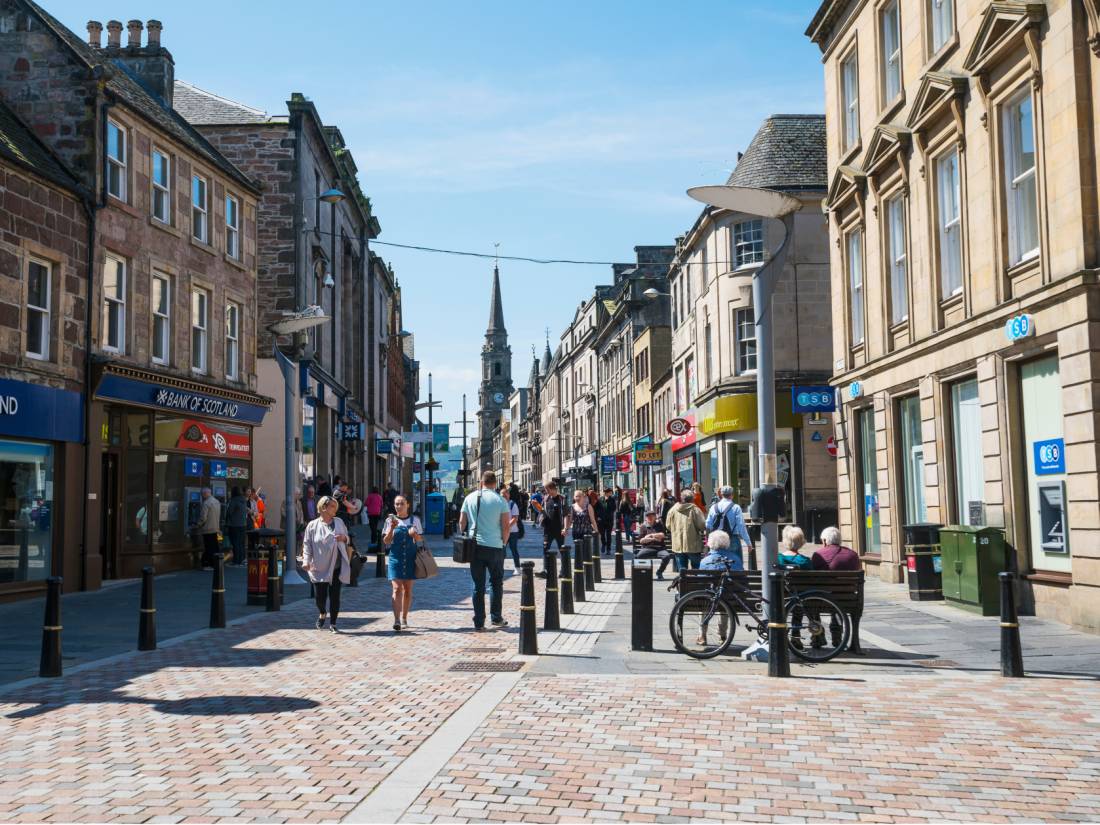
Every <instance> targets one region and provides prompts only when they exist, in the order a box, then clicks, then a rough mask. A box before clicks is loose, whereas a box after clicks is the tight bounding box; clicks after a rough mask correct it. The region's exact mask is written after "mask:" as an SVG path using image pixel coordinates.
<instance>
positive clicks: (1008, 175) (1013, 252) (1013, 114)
mask: <svg viewBox="0 0 1100 825" xmlns="http://www.w3.org/2000/svg"><path fill="white" fill-rule="evenodd" d="M1032 105H1033V104H1032V100H1031V93H1030V91H1027V90H1025V91H1024V92H1023V93H1022V94H1020V95H1019V96H1017V97H1016V98H1015V99H1014V100H1012V101H1011V102H1009V103H1008V104H1006V105H1005V107H1004V135H1003V138H1002V140H1003V142H1004V154H1005V190H1006V191H1005V206H1006V209H1007V211H1008V255H1009V265H1012V264H1017V263H1019V262H1020V261H1023V260H1026V259H1027V258H1033V257H1035V256H1036V255H1037V254H1039V214H1038V200H1037V198H1036V192H1035V128H1034V122H1033V121H1034V118H1033V111H1032Z"/></svg>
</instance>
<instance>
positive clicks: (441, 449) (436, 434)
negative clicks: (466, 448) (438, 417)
mask: <svg viewBox="0 0 1100 825" xmlns="http://www.w3.org/2000/svg"><path fill="white" fill-rule="evenodd" d="M450 449H451V425H450V424H432V452H433V453H445V452H448V451H449V450H450Z"/></svg>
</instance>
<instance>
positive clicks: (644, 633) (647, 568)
mask: <svg viewBox="0 0 1100 825" xmlns="http://www.w3.org/2000/svg"><path fill="white" fill-rule="evenodd" d="M630 649H631V650H653V562H650V561H635V562H634V563H633V564H632V565H631V567H630Z"/></svg>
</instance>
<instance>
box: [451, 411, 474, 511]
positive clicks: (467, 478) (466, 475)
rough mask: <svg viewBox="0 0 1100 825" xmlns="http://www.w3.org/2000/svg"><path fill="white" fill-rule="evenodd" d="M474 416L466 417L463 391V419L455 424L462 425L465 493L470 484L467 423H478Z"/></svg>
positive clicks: (463, 487) (463, 488) (463, 485)
mask: <svg viewBox="0 0 1100 825" xmlns="http://www.w3.org/2000/svg"><path fill="white" fill-rule="evenodd" d="M476 423H477V422H476V421H474V420H473V419H472V418H467V417H466V393H462V420H461V421H456V422H455V424H461V425H462V492H463V493H465V492H466V489H467V487H468V485H469V484H470V462H469V456H468V454H467V452H466V425H467V424H476Z"/></svg>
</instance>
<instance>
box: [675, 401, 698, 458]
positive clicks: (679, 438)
mask: <svg viewBox="0 0 1100 825" xmlns="http://www.w3.org/2000/svg"><path fill="white" fill-rule="evenodd" d="M679 422H682V423H679ZM674 429H675V430H677V431H678V432H673V430H674ZM668 432H669V435H671V436H672V449H673V451H676V450H682V449H684V448H685V447H690V446H691V445H692V444H694V443H695V439H696V432H695V411H694V410H693V411H692V412H689V413H685V414H684V416H683V417H682V418H674V419H672V420H671V421H669V422H668Z"/></svg>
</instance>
